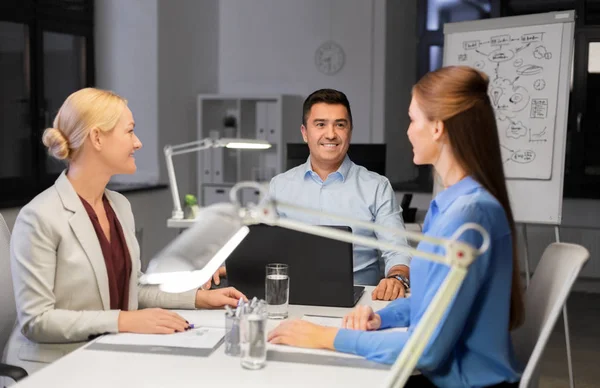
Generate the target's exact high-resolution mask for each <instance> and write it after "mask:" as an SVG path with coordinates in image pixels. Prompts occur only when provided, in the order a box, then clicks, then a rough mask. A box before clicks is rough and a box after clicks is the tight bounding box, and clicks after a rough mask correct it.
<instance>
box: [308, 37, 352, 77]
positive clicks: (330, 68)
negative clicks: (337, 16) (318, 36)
mask: <svg viewBox="0 0 600 388" xmlns="http://www.w3.org/2000/svg"><path fill="white" fill-rule="evenodd" d="M345 60H346V57H345V54H344V50H343V49H342V46H340V45H339V44H337V43H335V42H333V41H328V42H325V43H323V44H322V45H321V46H319V48H318V49H317V51H316V52H315V65H316V66H317V69H319V71H320V72H321V73H323V74H327V75H332V74H335V73H337V72H338V71H340V70H341V69H342V67H344V62H345Z"/></svg>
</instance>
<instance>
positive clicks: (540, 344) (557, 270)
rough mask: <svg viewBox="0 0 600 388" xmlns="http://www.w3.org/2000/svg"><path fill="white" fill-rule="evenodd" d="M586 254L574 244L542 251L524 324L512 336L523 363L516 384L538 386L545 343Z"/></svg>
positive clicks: (553, 244)
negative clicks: (519, 380)
mask: <svg viewBox="0 0 600 388" xmlns="http://www.w3.org/2000/svg"><path fill="white" fill-rule="evenodd" d="M589 257H590V254H589V252H588V250H587V249H585V248H584V247H582V246H581V245H576V244H566V243H552V244H550V245H549V246H548V247H547V248H546V250H545V251H544V254H543V255H542V258H541V260H540V262H539V263H538V265H537V267H536V269H535V273H534V274H533V277H532V278H531V282H530V283H529V287H528V288H527V290H526V291H525V323H524V324H523V326H521V327H520V328H519V329H517V330H516V331H515V332H514V333H513V335H512V339H513V343H514V346H515V352H516V355H517V358H518V360H519V361H520V362H521V363H522V364H523V365H526V366H525V370H524V371H523V376H522V377H521V384H520V385H519V387H521V388H524V387H526V388H530V387H537V385H538V380H539V363H540V359H541V357H542V354H543V352H544V349H545V348H546V343H547V342H548V339H549V337H550V334H551V333H552V329H553V328H554V325H555V323H556V321H557V320H558V317H559V316H560V313H561V311H562V308H563V306H564V304H565V302H566V301H567V298H568V296H569V293H570V292H571V288H572V287H573V283H575V279H577V276H579V272H580V271H581V268H582V267H583V265H584V264H585V263H586V261H587V260H588V259H589Z"/></svg>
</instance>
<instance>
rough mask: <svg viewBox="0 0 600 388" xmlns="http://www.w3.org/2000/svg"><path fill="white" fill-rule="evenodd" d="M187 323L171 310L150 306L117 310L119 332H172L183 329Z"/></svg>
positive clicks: (186, 327) (186, 326)
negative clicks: (139, 308) (148, 307)
mask: <svg viewBox="0 0 600 388" xmlns="http://www.w3.org/2000/svg"><path fill="white" fill-rule="evenodd" d="M189 326H190V325H189V323H188V322H187V321H186V320H185V319H183V317H182V316H181V315H179V314H177V313H174V312H172V311H168V310H164V309H159V308H151V309H143V310H135V311H121V312H119V332H120V333H123V332H126V333H141V334H172V333H177V332H182V331H185V330H187V329H188V328H189Z"/></svg>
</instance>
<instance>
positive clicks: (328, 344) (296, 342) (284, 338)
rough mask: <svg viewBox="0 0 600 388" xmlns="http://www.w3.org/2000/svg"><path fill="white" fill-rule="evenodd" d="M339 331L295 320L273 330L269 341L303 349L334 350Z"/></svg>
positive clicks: (268, 338) (283, 323)
mask: <svg viewBox="0 0 600 388" xmlns="http://www.w3.org/2000/svg"><path fill="white" fill-rule="evenodd" d="M337 332H338V329H336V328H335V327H326V326H319V325H315V324H314V323H311V322H307V321H303V320H300V319H294V320H291V321H286V322H282V323H281V324H280V325H279V326H277V327H276V328H275V329H273V330H272V331H271V332H270V333H269V336H268V337H267V340H268V341H269V342H270V343H272V344H281V345H290V346H298V347H301V348H314V349H334V347H333V341H334V340H335V336H336V335H337Z"/></svg>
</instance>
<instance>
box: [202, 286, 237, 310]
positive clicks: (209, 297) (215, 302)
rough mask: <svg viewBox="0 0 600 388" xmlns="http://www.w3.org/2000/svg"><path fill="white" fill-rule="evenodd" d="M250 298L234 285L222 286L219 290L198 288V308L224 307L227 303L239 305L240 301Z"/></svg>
mask: <svg viewBox="0 0 600 388" xmlns="http://www.w3.org/2000/svg"><path fill="white" fill-rule="evenodd" d="M240 298H242V299H243V300H245V301H248V298H246V296H245V295H244V294H242V293H241V292H239V291H238V290H236V289H235V288H233V287H226V288H220V289H218V290H198V291H197V292H196V308H197V309H215V308H223V307H225V306H226V305H228V306H231V307H237V304H238V301H239V300H240Z"/></svg>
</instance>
